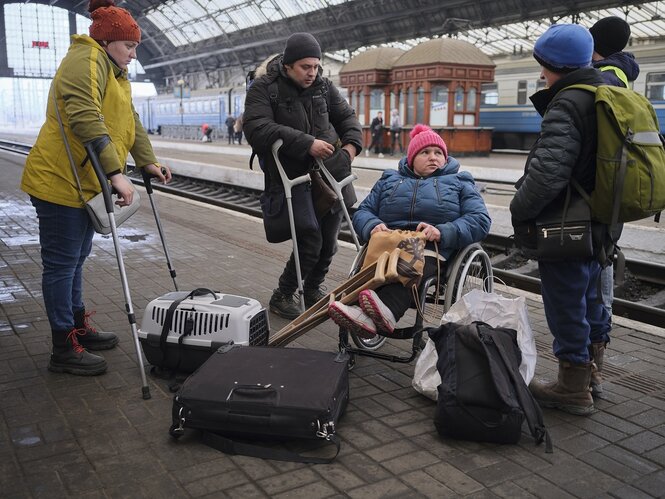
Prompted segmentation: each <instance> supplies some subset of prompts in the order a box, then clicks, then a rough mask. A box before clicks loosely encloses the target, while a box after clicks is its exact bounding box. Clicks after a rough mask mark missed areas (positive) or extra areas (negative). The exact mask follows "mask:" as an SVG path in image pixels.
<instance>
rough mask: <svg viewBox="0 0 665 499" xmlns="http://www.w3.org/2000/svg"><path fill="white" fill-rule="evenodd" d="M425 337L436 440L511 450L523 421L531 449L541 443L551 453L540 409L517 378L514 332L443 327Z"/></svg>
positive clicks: (483, 326)
mask: <svg viewBox="0 0 665 499" xmlns="http://www.w3.org/2000/svg"><path fill="white" fill-rule="evenodd" d="M429 335H430V338H432V341H434V344H435V346H436V351H437V353H438V355H439V360H438V361H437V364H436V367H437V369H438V371H439V374H440V375H441V384H440V385H439V387H438V400H437V408H436V415H435V418H434V424H435V426H436V429H437V431H438V432H439V434H440V435H441V436H444V437H452V438H457V439H461V440H472V441H478V442H494V443H501V444H515V443H517V442H518V441H519V439H520V436H521V434H522V423H523V422H524V420H525V419H526V421H527V423H528V425H529V429H530V431H531V434H532V435H533V437H534V439H535V440H536V445H538V444H540V443H541V442H543V441H545V442H546V452H552V443H551V440H550V437H549V434H548V432H547V430H546V429H545V426H544V424H543V416H542V412H541V410H540V407H539V406H538V404H537V402H536V401H535V399H534V398H533V396H532V395H531V392H529V389H528V387H527V386H526V383H525V382H524V379H523V378H522V376H521V375H520V373H519V365H520V360H521V353H520V350H519V347H518V346H517V333H516V332H515V330H514V329H507V328H494V327H492V326H490V325H488V324H485V323H484V322H474V323H472V324H468V325H465V324H456V323H447V324H443V325H442V326H440V327H439V328H437V329H431V330H429Z"/></svg>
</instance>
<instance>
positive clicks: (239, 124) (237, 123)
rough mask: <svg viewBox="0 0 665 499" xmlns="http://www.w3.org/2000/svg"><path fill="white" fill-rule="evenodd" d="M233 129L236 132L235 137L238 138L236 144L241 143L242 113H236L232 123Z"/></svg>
mask: <svg viewBox="0 0 665 499" xmlns="http://www.w3.org/2000/svg"><path fill="white" fill-rule="evenodd" d="M233 131H234V132H235V134H236V139H237V140H238V145H239V146H241V145H242V113H240V114H239V115H238V117H237V118H236V121H235V123H234V124H233Z"/></svg>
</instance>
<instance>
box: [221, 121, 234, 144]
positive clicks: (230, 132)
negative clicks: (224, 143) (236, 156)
mask: <svg viewBox="0 0 665 499" xmlns="http://www.w3.org/2000/svg"><path fill="white" fill-rule="evenodd" d="M235 123H236V119H235V118H234V117H233V116H231V115H230V114H229V116H228V117H227V118H226V121H225V122H224V124H225V125H226V133H227V135H228V138H229V145H231V144H233V142H234V138H235V134H236V132H235V130H234V128H233V125H235Z"/></svg>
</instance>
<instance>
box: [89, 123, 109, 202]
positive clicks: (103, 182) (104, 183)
mask: <svg viewBox="0 0 665 499" xmlns="http://www.w3.org/2000/svg"><path fill="white" fill-rule="evenodd" d="M109 142H111V139H110V138H109V136H108V135H104V136H102V137H99V138H98V139H95V140H92V141H90V142H88V143H87V144H85V151H86V152H87V153H88V157H89V158H90V164H92V169H93V170H94V171H95V175H97V180H99V185H100V186H101V188H102V195H103V196H104V206H105V207H106V213H113V199H112V198H111V187H110V186H109V182H108V180H107V179H106V173H105V172H104V168H103V167H102V165H101V163H100V162H99V155H98V154H97V151H101V150H103V149H104V148H105V147H106V146H107V144H108V143H109Z"/></svg>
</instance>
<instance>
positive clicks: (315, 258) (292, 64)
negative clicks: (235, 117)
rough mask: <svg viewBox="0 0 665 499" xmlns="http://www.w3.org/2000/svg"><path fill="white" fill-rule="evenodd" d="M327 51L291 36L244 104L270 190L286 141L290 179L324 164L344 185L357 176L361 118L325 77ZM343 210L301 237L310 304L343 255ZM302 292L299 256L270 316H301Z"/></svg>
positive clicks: (348, 192)
mask: <svg viewBox="0 0 665 499" xmlns="http://www.w3.org/2000/svg"><path fill="white" fill-rule="evenodd" d="M320 62H321V47H320V46H319V43H318V42H317V41H316V39H315V38H314V37H313V36H312V35H311V34H309V33H294V34H293V35H291V36H290V37H289V39H288V40H287V42H286V47H285V48H284V54H283V55H281V56H277V57H275V58H273V59H272V60H271V61H269V62H268V64H267V67H266V73H265V74H260V73H259V71H258V70H257V74H256V79H255V80H254V82H253V83H252V86H251V87H250V88H249V91H248V92H247V98H246V99H245V114H244V132H245V136H246V138H247V141H248V142H249V144H250V145H251V146H252V149H253V150H254V151H255V152H256V153H257V155H258V156H259V158H260V159H261V161H262V164H263V169H264V173H265V189H266V190H275V189H283V186H282V182H281V179H280V177H279V172H278V171H277V166H276V163H275V160H274V158H273V156H272V152H271V147H272V144H273V143H274V142H275V141H276V140H277V139H282V140H283V141H284V144H283V145H282V147H281V149H280V152H279V155H280V161H281V163H282V165H283V166H284V168H285V170H286V173H287V175H288V176H289V177H290V178H295V177H297V176H300V175H304V174H305V173H307V172H308V171H309V170H310V169H311V168H312V166H314V164H315V159H316V158H319V159H321V160H323V161H324V164H325V165H326V167H327V168H328V170H329V171H330V173H331V174H332V175H333V176H334V177H335V178H336V179H337V180H342V179H343V178H346V177H347V176H348V175H350V174H351V162H352V161H353V159H354V158H355V157H356V155H357V154H358V153H359V152H360V151H361V150H362V133H361V127H360V123H359V122H358V119H357V118H356V115H355V112H354V110H353V108H351V106H349V104H348V103H347V102H346V100H345V99H344V98H343V97H342V96H341V95H340V93H339V91H338V90H337V88H336V87H335V86H334V85H333V84H332V82H331V81H330V80H328V79H327V78H324V77H323V76H322V74H323V70H322V69H321V65H320ZM342 194H343V196H344V203H345V204H346V205H347V206H352V205H353V204H354V203H355V202H356V196H355V191H354V190H353V186H352V185H351V184H349V185H347V186H346V187H345V188H344V189H343V191H342ZM342 216H343V212H342V207H341V205H339V204H338V205H337V206H334V207H333V208H332V209H331V210H330V211H329V212H328V213H327V214H325V215H324V216H323V217H322V218H321V220H319V225H320V230H319V231H318V232H316V233H307V234H298V251H299V256H300V266H301V272H302V278H303V280H304V286H303V287H304V293H305V305H307V307H310V306H311V305H313V304H314V303H316V302H317V301H319V300H320V299H321V298H323V296H325V295H324V293H323V292H322V291H321V285H322V284H323V281H324V280H325V277H326V274H327V273H328V267H329V266H330V263H331V262H332V258H333V256H334V255H335V253H336V251H337V236H338V235H339V230H340V226H341V223H342ZM297 287H298V282H297V278H296V267H295V259H294V256H293V254H291V258H290V259H289V261H288V262H287V264H286V268H285V269H284V271H283V272H282V275H281V276H280V278H279V286H278V288H277V289H275V290H274V292H273V294H272V297H271V298H270V310H271V311H272V312H274V313H276V314H278V315H280V316H282V317H285V318H287V319H294V318H295V317H297V316H298V315H300V308H299V306H298V303H297V301H296V300H295V298H294V296H293V294H294V292H295V291H296V289H297Z"/></svg>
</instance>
